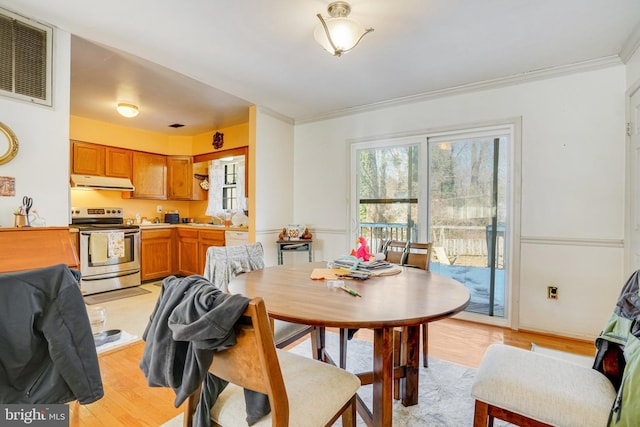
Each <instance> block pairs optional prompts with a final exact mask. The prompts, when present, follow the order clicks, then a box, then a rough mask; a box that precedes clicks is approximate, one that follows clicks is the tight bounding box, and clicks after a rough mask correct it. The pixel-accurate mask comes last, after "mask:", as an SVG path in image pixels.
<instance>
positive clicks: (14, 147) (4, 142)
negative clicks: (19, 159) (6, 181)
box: [0, 122, 18, 165]
mask: <svg viewBox="0 0 640 427" xmlns="http://www.w3.org/2000/svg"><path fill="white" fill-rule="evenodd" d="M0 132H1V135H0V165H4V164H5V163H9V162H10V161H11V159H13V158H14V157H15V156H16V155H17V154H18V138H16V135H15V134H14V133H13V131H12V130H11V129H9V126H7V125H5V124H4V123H2V122H0Z"/></svg>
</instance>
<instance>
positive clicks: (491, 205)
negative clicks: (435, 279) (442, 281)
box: [426, 134, 508, 317]
mask: <svg viewBox="0 0 640 427" xmlns="http://www.w3.org/2000/svg"><path fill="white" fill-rule="evenodd" d="M428 146H429V163H428V165H427V168H426V169H427V170H428V173H429V214H430V215H429V218H430V224H429V228H430V230H431V235H430V237H431V242H432V243H433V253H434V259H433V260H432V263H431V271H433V272H436V273H440V274H443V275H446V276H449V277H452V278H454V279H456V280H458V281H460V282H462V283H464V284H465V286H466V287H467V288H468V289H469V290H470V292H471V304H470V305H469V307H467V310H466V311H471V312H474V313H480V314H485V315H488V316H497V317H504V313H505V274H504V273H505V266H506V265H507V263H506V262H505V261H506V254H507V250H506V249H507V248H506V242H507V239H506V236H507V232H508V230H507V223H508V222H507V188H508V186H507V170H508V168H507V158H508V156H507V149H508V137H507V136H506V135H499V134H494V135H491V134H486V135H474V134H469V135H451V136H444V137H433V138H429V139H428Z"/></svg>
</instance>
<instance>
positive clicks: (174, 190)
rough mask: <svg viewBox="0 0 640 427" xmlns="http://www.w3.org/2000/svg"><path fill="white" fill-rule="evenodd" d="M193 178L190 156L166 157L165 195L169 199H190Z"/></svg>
mask: <svg viewBox="0 0 640 427" xmlns="http://www.w3.org/2000/svg"><path fill="white" fill-rule="evenodd" d="M194 180H195V178H194V177H193V165H192V163H191V157H186V156H169V157H167V197H168V199H169V200H191V195H192V191H193V181H194Z"/></svg>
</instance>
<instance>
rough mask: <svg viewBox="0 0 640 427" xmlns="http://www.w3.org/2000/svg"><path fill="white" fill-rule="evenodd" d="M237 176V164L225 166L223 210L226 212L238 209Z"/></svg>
mask: <svg viewBox="0 0 640 427" xmlns="http://www.w3.org/2000/svg"><path fill="white" fill-rule="evenodd" d="M237 176H238V174H237V163H228V164H226V165H224V184H223V186H222V209H224V210H236V209H237V208H238V191H237V179H236V178H237Z"/></svg>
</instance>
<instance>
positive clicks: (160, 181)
mask: <svg viewBox="0 0 640 427" xmlns="http://www.w3.org/2000/svg"><path fill="white" fill-rule="evenodd" d="M132 160H133V161H132V164H133V167H132V176H131V181H133V186H134V187H135V190H134V191H132V192H131V193H130V195H127V193H123V194H122V195H123V197H125V198H128V197H132V198H136V199H156V200H167V157H166V156H163V155H161V154H152V153H143V152H141V151H134V152H133V159H132Z"/></svg>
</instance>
